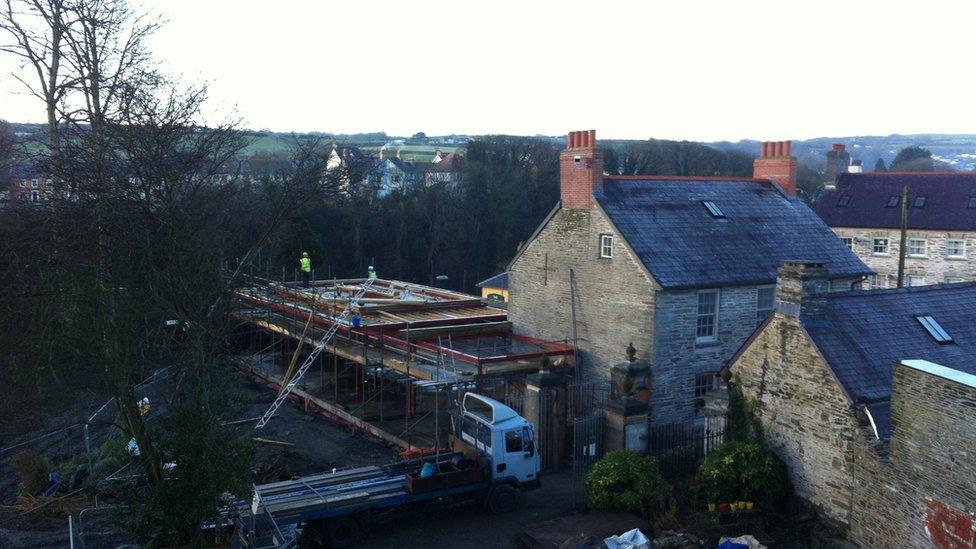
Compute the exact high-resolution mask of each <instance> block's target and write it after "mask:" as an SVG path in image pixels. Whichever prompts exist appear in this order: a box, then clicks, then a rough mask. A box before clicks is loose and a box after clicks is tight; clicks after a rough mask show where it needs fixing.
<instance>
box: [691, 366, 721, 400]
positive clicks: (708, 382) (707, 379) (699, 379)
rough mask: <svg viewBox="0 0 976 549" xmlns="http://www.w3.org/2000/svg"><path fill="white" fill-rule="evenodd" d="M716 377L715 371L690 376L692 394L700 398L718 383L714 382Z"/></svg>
mask: <svg viewBox="0 0 976 549" xmlns="http://www.w3.org/2000/svg"><path fill="white" fill-rule="evenodd" d="M717 379H718V378H717V377H716V375H715V372H705V373H701V374H695V376H694V377H693V378H692V385H691V386H692V394H693V395H695V398H701V397H703V396H705V395H707V394H708V393H709V392H710V391H713V390H714V389H715V388H716V386H717V385H718V384H717V383H716V380H717Z"/></svg>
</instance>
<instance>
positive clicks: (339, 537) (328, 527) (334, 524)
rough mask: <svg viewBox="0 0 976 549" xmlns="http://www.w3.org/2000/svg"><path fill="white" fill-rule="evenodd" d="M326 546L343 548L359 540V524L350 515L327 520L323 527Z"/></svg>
mask: <svg viewBox="0 0 976 549" xmlns="http://www.w3.org/2000/svg"><path fill="white" fill-rule="evenodd" d="M323 530H324V531H323V532H322V533H323V534H325V535H324V537H325V545H326V547H331V548H332V549H343V548H345V547H350V546H351V545H352V544H354V543H356V542H357V541H358V540H359V524H357V523H356V521H355V520H353V519H351V518H349V517H339V518H336V519H330V520H328V521H326V523H325V528H323Z"/></svg>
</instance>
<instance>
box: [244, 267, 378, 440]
mask: <svg viewBox="0 0 976 549" xmlns="http://www.w3.org/2000/svg"><path fill="white" fill-rule="evenodd" d="M373 280H374V279H372V278H370V279H367V280H366V281H365V282H363V285H362V286H361V287H360V288H359V291H358V292H356V295H355V296H353V297H352V298H350V299H349V301H348V302H347V303H346V307H345V309H343V310H342V313H341V314H340V315H339V316H337V317H335V318H333V319H332V326H330V327H329V330H328V331H327V332H325V335H324V336H322V339H320V340H319V342H318V344H316V345H315V348H314V349H312V352H310V353H309V354H308V356H307V357H305V361H304V362H302V365H301V367H300V368H298V371H297V372H295V375H293V376H292V378H291V380H290V381H288V384H287V385H285V387H284V389H282V390H281V393H280V394H279V395H278V398H276V399H275V401H274V402H273V403H272V404H271V406H270V407H269V408H268V411H267V412H265V413H264V415H263V416H261V420H260V421H258V423H257V425H255V426H254V429H255V430H258V429H261V428H262V427H264V426H265V425H267V424H268V422H269V421H271V418H272V417H274V415H275V413H276V412H277V411H278V408H281V405H282V404H284V403H285V401H286V400H288V395H290V394H291V392H292V391H293V390H295V387H297V386H298V382H299V381H301V380H302V377H303V376H304V375H305V372H307V371H308V369H309V368H310V367H311V366H312V363H313V362H315V359H316V358H318V356H319V354H320V353H321V352H322V351H323V350H324V349H325V346H326V345H328V344H329V341H331V340H332V338H333V337H334V336H335V334H336V332H338V331H339V327H340V326H342V323H343V322H345V320H346V318H347V317H348V316H349V314H350V313H351V312H352V308H353V306H354V305H356V304H357V303H358V302H359V300H360V299H362V298H363V296H364V295H366V292H367V291H369V287H370V286H372V285H373Z"/></svg>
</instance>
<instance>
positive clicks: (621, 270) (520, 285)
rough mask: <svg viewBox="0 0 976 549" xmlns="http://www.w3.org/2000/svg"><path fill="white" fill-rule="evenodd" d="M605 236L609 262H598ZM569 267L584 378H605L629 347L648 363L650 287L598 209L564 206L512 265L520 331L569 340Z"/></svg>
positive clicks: (512, 300) (512, 311) (513, 313)
mask: <svg viewBox="0 0 976 549" xmlns="http://www.w3.org/2000/svg"><path fill="white" fill-rule="evenodd" d="M601 234H611V235H613V236H614V248H613V258H612V259H603V258H600V257H599V255H600V252H599V240H600V235H601ZM571 268H572V269H574V272H575V275H576V287H577V295H576V298H577V303H576V324H577V338H578V339H579V342H578V345H579V349H580V351H581V352H580V355H581V373H582V374H583V375H585V376H587V377H595V378H601V379H608V378H609V376H610V367H611V366H613V365H614V364H616V363H618V362H623V361H624V359H625V350H626V348H627V345H628V344H629V343H631V342H633V344H634V347H635V348H636V349H637V359H638V360H648V357H649V356H650V353H651V341H652V333H653V321H654V285H653V282H652V281H651V280H650V278H649V277H648V276H647V274H646V273H645V271H644V270H643V267H642V266H641V265H640V264H639V263H638V262H637V259H636V258H635V257H634V256H633V255H632V254H631V253H630V252H629V251H628V249H627V248H626V246H625V245H624V243H623V239H622V238H621V237H620V235H619V234H617V232H616V231H615V230H614V229H613V227H612V226H611V224H610V221H609V220H608V219H607V218H606V216H605V215H604V214H603V213H602V212H601V211H600V210H598V209H596V208H593V209H589V210H587V209H560V210H559V211H557V212H556V213H555V215H553V217H552V218H551V219H550V220H549V222H548V224H547V225H546V226H545V227H544V228H543V229H542V230H541V231H540V232H539V234H538V235H537V236H536V238H535V239H534V240H532V241H531V242H529V243H528V244H527V245H526V248H525V250H523V251H522V253H521V255H520V256H519V257H518V258H517V259H516V260H515V261H514V262H513V263H512V265H511V268H510V269H509V282H508V288H509V294H510V295H509V304H508V318H509V320H511V321H512V325H513V329H514V330H515V332H516V333H519V334H525V335H530V336H533V337H539V338H543V339H550V340H554V341H559V340H566V339H569V338H571V337H572V313H571V300H570V291H569V288H570V284H569V270H570V269H571Z"/></svg>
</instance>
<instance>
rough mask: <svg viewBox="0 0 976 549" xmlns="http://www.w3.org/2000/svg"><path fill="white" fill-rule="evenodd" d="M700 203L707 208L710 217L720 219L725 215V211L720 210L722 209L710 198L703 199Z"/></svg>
mask: <svg viewBox="0 0 976 549" xmlns="http://www.w3.org/2000/svg"><path fill="white" fill-rule="evenodd" d="M702 204H704V205H705V208H706V209H707V210H708V213H710V214H712V217H714V218H716V219H722V218H724V217H725V213H724V212H722V209H721V208H719V207H718V206H717V205H716V204H715V203H714V202H712V201H710V200H705V201H704V202H702Z"/></svg>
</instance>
